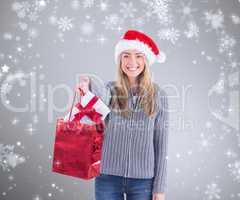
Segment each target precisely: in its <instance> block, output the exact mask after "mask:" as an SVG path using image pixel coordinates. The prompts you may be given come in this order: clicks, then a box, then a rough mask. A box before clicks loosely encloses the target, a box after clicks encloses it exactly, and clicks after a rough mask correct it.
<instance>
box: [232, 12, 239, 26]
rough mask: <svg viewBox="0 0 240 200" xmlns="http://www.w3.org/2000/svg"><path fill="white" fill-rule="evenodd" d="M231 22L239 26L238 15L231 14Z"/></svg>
mask: <svg viewBox="0 0 240 200" xmlns="http://www.w3.org/2000/svg"><path fill="white" fill-rule="evenodd" d="M231 20H232V22H233V24H240V17H239V16H238V15H235V14H232V15H231Z"/></svg>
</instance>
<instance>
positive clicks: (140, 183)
mask: <svg viewBox="0 0 240 200" xmlns="http://www.w3.org/2000/svg"><path fill="white" fill-rule="evenodd" d="M152 187H153V178H147V179H141V178H127V177H123V176H115V175H107V174H100V175H99V176H97V177H96V178H95V199H96V200H124V193H125V194H126V198H127V200H152Z"/></svg>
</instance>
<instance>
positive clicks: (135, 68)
mask: <svg viewBox="0 0 240 200" xmlns="http://www.w3.org/2000/svg"><path fill="white" fill-rule="evenodd" d="M137 69H138V67H128V70H130V71H135V70H137Z"/></svg>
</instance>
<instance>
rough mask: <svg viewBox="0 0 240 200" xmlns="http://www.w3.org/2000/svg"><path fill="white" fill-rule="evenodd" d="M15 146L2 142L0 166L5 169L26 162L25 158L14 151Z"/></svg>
mask: <svg viewBox="0 0 240 200" xmlns="http://www.w3.org/2000/svg"><path fill="white" fill-rule="evenodd" d="M13 150H14V146H12V145H3V144H0V167H1V168H2V169H3V171H5V170H8V171H10V168H15V167H16V166H17V165H18V164H21V163H23V162H25V158H24V157H22V156H20V155H18V154H15V153H14V152H13Z"/></svg>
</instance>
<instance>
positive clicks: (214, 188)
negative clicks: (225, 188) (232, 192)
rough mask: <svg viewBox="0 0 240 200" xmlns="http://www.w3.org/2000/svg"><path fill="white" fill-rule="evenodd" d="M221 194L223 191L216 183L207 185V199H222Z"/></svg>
mask: <svg viewBox="0 0 240 200" xmlns="http://www.w3.org/2000/svg"><path fill="white" fill-rule="evenodd" d="M220 192H221V189H219V187H218V185H217V184H216V183H211V184H209V185H207V189H206V191H205V194H206V195H207V199H208V200H210V199H220V198H221V196H220Z"/></svg>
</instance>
